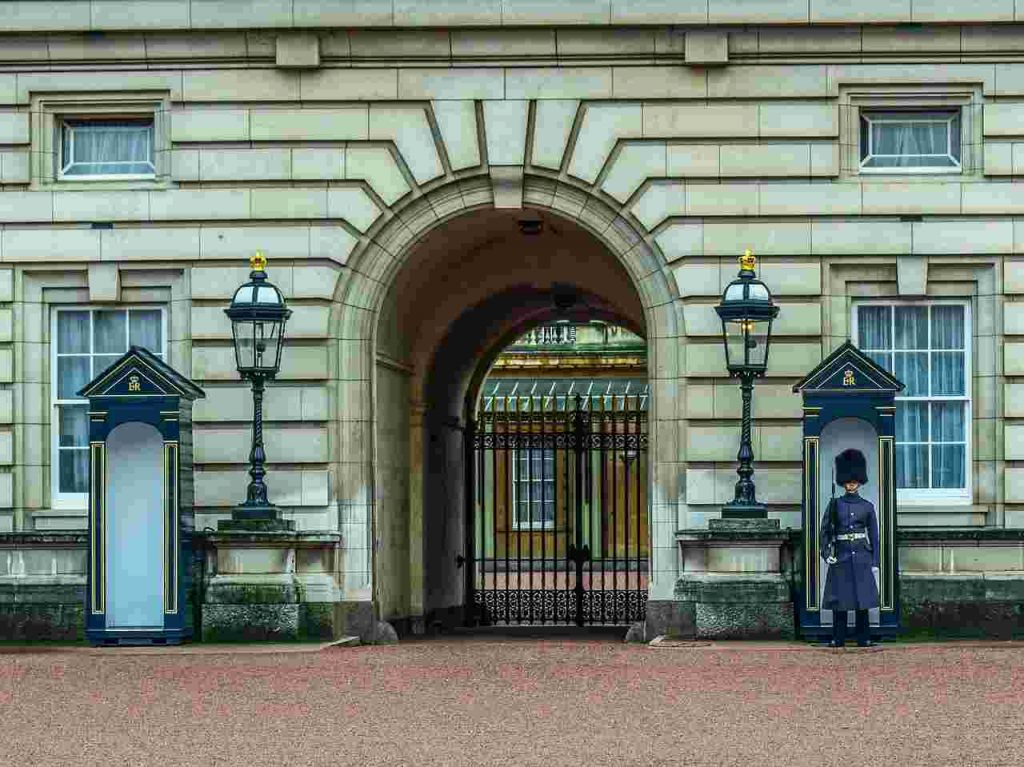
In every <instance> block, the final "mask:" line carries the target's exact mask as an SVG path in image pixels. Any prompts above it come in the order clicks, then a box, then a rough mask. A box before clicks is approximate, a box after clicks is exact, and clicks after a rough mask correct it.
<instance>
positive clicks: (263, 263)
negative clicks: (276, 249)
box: [249, 250, 267, 272]
mask: <svg viewBox="0 0 1024 767" xmlns="http://www.w3.org/2000/svg"><path fill="white" fill-rule="evenodd" d="M249 268H251V269H252V270H253V271H254V272H262V271H265V270H266V268H267V257H266V256H264V255H263V251H262V250H257V251H256V255H254V256H253V257H252V258H250V259H249Z"/></svg>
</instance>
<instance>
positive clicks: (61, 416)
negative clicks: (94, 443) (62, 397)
mask: <svg viewBox="0 0 1024 767" xmlns="http://www.w3.org/2000/svg"><path fill="white" fill-rule="evenodd" d="M57 411H58V413H57V415H58V421H59V432H60V438H59V439H60V446H61V447H88V446H89V406H88V405H61V406H59V407H58V408H57Z"/></svg>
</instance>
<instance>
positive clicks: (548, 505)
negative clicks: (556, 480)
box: [543, 494, 555, 527]
mask: <svg viewBox="0 0 1024 767" xmlns="http://www.w3.org/2000/svg"><path fill="white" fill-rule="evenodd" d="M549 499H550V500H549ZM543 513H544V517H543V522H544V527H554V526H555V501H554V496H553V495H551V494H548V495H547V497H546V498H545V499H544V508H543Z"/></svg>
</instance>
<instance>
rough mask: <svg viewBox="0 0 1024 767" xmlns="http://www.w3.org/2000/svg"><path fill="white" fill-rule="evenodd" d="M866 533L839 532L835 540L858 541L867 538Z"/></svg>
mask: <svg viewBox="0 0 1024 767" xmlns="http://www.w3.org/2000/svg"><path fill="white" fill-rule="evenodd" d="M867 537H868V534H867V533H840V534H839V535H837V536H836V540H837V541H860V540H867Z"/></svg>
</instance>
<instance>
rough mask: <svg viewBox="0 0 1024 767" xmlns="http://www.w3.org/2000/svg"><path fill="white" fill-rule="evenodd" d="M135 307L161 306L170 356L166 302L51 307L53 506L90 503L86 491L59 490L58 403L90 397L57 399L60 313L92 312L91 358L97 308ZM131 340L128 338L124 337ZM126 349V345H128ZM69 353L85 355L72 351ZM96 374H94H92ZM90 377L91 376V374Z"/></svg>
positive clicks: (163, 341)
mask: <svg viewBox="0 0 1024 767" xmlns="http://www.w3.org/2000/svg"><path fill="white" fill-rule="evenodd" d="M132 309H147V310H153V309H158V310H159V311H160V340H161V349H160V352H159V354H160V357H161V359H164V360H166V359H167V306H166V305H164V304H152V303H139V304H134V303H133V304H114V305H102V304H60V305H57V306H53V307H52V308H51V311H50V451H49V453H50V503H51V506H52V508H54V509H86V508H88V506H89V494H88V493H87V492H86V493H62V492H60V455H59V454H60V418H59V416H58V407H59V406H61V405H75V404H88V402H87V400H84V399H83V400H80V399H77V398H76V399H58V397H57V392H58V385H57V358H58V357H59V356H63V355H59V354H58V352H57V342H58V337H57V316H58V315H59V314H60V313H61V312H82V311H87V312H89V358H90V360H91V359H92V357H94V356H95V352H94V351H93V343H94V340H95V339H94V337H93V315H94V314H95V313H96V312H98V311H125V312H127V311H130V310H132ZM128 328H129V323H127V322H126V323H125V332H126V333H127V332H128ZM125 340H126V341H127V340H128V339H127V338H126V339H125ZM125 351H127V346H126V347H125ZM67 356H82V355H74V354H69V355H67ZM93 375H95V374H93ZM90 380H91V378H90Z"/></svg>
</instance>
